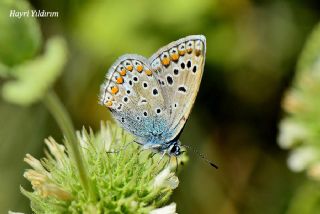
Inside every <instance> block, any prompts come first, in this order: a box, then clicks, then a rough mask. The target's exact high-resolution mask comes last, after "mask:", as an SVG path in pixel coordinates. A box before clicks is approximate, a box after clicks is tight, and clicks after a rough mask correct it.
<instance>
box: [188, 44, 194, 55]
mask: <svg viewBox="0 0 320 214" xmlns="http://www.w3.org/2000/svg"><path fill="white" fill-rule="evenodd" d="M193 48H194V43H193V41H189V42H187V48H186V49H187V53H189V54H190V53H192V50H193Z"/></svg>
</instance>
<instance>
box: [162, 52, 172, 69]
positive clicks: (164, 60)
mask: <svg viewBox="0 0 320 214" xmlns="http://www.w3.org/2000/svg"><path fill="white" fill-rule="evenodd" d="M160 59H161V63H162V64H163V65H164V66H168V65H169V64H170V58H169V53H168V52H163V54H162V55H161V56H160Z"/></svg>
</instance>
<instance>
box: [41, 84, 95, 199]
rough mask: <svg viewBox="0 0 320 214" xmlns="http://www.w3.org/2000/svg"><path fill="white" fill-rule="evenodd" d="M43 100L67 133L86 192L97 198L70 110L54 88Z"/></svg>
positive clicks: (67, 139) (67, 141) (67, 143)
mask: <svg viewBox="0 0 320 214" xmlns="http://www.w3.org/2000/svg"><path fill="white" fill-rule="evenodd" d="M43 102H44V104H45V106H46V107H47V108H48V110H49V112H50V113H51V114H52V116H53V117H54V119H55V120H56V122H57V124H58V125H59V127H60V129H61V131H62V132H63V134H64V135H65V138H66V140H65V144H66V146H67V147H68V148H70V149H71V153H72V154H71V158H72V159H73V160H74V162H75V164H76V166H77V168H78V171H79V176H80V181H81V184H82V186H83V188H84V190H85V192H86V193H87V194H88V195H89V196H91V198H92V199H95V194H94V191H93V188H92V186H91V182H90V180H89V178H88V173H87V171H86V169H85V165H84V162H83V160H82V157H83V155H82V154H81V150H80V149H79V143H78V140H77V136H76V134H75V129H74V127H73V124H72V121H71V119H70V117H69V114H68V112H67V111H66V109H65V107H64V106H63V104H62V103H61V101H60V99H59V97H58V96H57V94H56V93H55V92H54V91H52V90H51V91H49V92H48V93H47V94H46V95H45V97H44V100H43Z"/></svg>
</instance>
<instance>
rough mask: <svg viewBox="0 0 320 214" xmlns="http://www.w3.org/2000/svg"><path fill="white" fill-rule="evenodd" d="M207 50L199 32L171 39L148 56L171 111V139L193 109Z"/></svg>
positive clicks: (169, 131) (177, 132)
mask: <svg viewBox="0 0 320 214" xmlns="http://www.w3.org/2000/svg"><path fill="white" fill-rule="evenodd" d="M205 53H206V40H205V37H204V36H201V35H197V36H188V37H185V38H183V39H180V40H178V41H175V42H172V43H170V44H169V45H167V46H165V47H163V48H161V49H160V50H159V51H158V52H157V53H156V54H154V55H153V56H152V57H151V58H150V59H149V61H150V63H151V68H152V69H153V70H155V76H156V78H157V80H158V83H159V85H160V87H161V91H162V93H163V96H164V97H165V105H166V108H167V109H168V112H169V121H168V127H167V130H166V132H167V133H168V135H167V137H168V141H169V140H172V139H173V138H175V137H176V136H177V135H178V134H179V133H180V131H181V129H182V128H183V126H184V124H185V122H186V120H187V118H188V116H189V114H190V112H191V109H192V106H193V104H194V101H195V99H196V96H197V93H198V90H199V86H200V82H201V78H202V73H203V68H204V62H205Z"/></svg>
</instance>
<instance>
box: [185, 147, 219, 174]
mask: <svg viewBox="0 0 320 214" xmlns="http://www.w3.org/2000/svg"><path fill="white" fill-rule="evenodd" d="M183 146H184V147H186V148H188V149H191V150H192V151H193V152H194V153H196V154H197V155H199V156H200V157H201V158H202V159H203V160H204V161H205V162H207V163H208V164H210V165H211V166H212V167H214V168H216V169H218V166H217V165H215V164H214V163H212V162H211V161H209V160H208V158H206V157H205V156H204V155H203V154H201V153H200V152H199V151H198V150H196V149H195V148H193V147H191V146H188V145H183Z"/></svg>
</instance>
